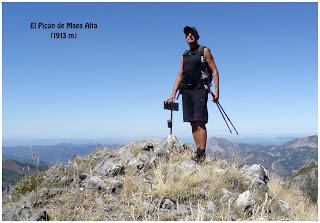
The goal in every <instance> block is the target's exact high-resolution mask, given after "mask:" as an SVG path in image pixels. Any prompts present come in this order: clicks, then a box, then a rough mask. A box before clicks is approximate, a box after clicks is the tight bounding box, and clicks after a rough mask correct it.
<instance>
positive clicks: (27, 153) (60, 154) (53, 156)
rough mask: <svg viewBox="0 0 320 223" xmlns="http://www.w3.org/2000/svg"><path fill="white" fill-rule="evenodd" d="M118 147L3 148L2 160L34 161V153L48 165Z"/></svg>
mask: <svg viewBox="0 0 320 223" xmlns="http://www.w3.org/2000/svg"><path fill="white" fill-rule="evenodd" d="M117 146H118V145H114V144H111V145H107V146H105V145H101V144H97V143H87V144H72V143H59V144H56V145H33V146H3V147H2V159H3V160H7V159H13V160H17V161H26V160H29V161H30V160H32V151H34V152H35V154H36V156H37V157H39V159H40V160H41V161H43V162H46V163H53V162H58V161H61V162H66V161H68V160H69V159H71V158H72V157H74V156H75V155H80V156H84V155H87V154H89V153H91V152H93V151H95V150H96V149H98V148H103V147H108V148H117Z"/></svg>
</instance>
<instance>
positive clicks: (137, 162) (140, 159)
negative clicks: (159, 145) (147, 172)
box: [129, 153, 150, 170]
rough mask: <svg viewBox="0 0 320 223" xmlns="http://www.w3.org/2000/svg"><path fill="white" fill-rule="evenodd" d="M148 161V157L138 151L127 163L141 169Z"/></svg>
mask: <svg viewBox="0 0 320 223" xmlns="http://www.w3.org/2000/svg"><path fill="white" fill-rule="evenodd" d="M149 162H150V157H149V156H147V155H145V154H142V153H140V154H139V155H138V156H137V157H136V158H134V159H132V160H131V161H130V162H129V165H130V166H132V167H134V168H136V169H137V170H141V169H142V168H143V167H144V166H145V165H146V164H147V163H149Z"/></svg>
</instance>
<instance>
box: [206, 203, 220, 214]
mask: <svg viewBox="0 0 320 223" xmlns="http://www.w3.org/2000/svg"><path fill="white" fill-rule="evenodd" d="M217 211H218V210H217V206H216V205H215V203H214V202H213V201H210V202H209V203H208V205H207V212H208V213H209V214H215V213H217Z"/></svg>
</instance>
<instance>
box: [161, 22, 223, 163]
mask: <svg viewBox="0 0 320 223" xmlns="http://www.w3.org/2000/svg"><path fill="white" fill-rule="evenodd" d="M183 32H184V34H185V37H186V41H187V43H188V44H189V47H190V49H189V50H186V51H185V53H184V54H183V57H182V61H181V64H180V68H179V73H178V76H177V78H176V80H175V84H174V87H173V91H172V94H171V96H170V97H169V98H168V99H167V100H168V101H174V100H175V98H176V94H177V91H178V90H179V89H180V93H181V94H182V106H183V121H184V122H190V124H191V127H192V135H193V138H194V141H195V144H196V146H197V151H196V154H195V157H194V160H195V161H196V162H198V163H199V162H202V161H203V160H204V159H205V157H206V152H205V149H206V144H207V129H206V124H207V123H208V108H207V102H208V93H209V91H208V89H205V84H206V83H209V82H210V80H212V77H213V79H214V84H215V90H214V92H213V94H212V100H213V101H214V102H218V100H219V73H218V69H217V67H216V65H215V62H214V59H213V56H212V54H211V52H210V49H209V48H207V47H205V46H201V45H199V44H198V40H199V37H200V36H199V33H198V30H197V28H196V27H193V26H186V27H184V29H183ZM201 56H204V60H201V59H202V58H201ZM205 69H206V71H207V72H206V73H207V74H208V76H207V78H204V76H203V71H204V70H205ZM208 80H209V81H208Z"/></svg>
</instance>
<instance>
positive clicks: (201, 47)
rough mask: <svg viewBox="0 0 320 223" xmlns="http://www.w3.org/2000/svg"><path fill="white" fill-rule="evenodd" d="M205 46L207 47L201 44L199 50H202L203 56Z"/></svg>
mask: <svg viewBox="0 0 320 223" xmlns="http://www.w3.org/2000/svg"><path fill="white" fill-rule="evenodd" d="M204 48H206V47H205V46H202V45H200V46H199V51H200V52H201V56H204V54H203V52H204Z"/></svg>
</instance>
